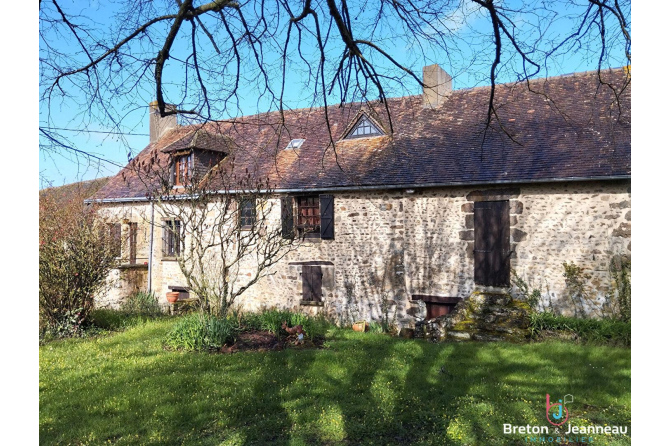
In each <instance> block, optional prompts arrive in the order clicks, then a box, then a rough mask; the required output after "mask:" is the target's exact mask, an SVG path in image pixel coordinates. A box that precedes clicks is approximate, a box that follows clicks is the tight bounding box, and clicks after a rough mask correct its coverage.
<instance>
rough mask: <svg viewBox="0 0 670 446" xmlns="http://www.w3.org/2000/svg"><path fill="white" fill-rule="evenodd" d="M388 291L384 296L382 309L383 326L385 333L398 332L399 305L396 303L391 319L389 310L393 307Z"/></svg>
mask: <svg viewBox="0 0 670 446" xmlns="http://www.w3.org/2000/svg"><path fill="white" fill-rule="evenodd" d="M388 297H389V296H388V293H387V292H385V293H384V296H382V303H381V310H382V320H381V326H382V331H383V332H384V333H393V334H395V333H397V331H398V306H397V305H394V308H393V316H392V317H391V318H390V319H389V310H390V308H391V304H390V303H391V302H393V301H392V300H390V299H389V298H388Z"/></svg>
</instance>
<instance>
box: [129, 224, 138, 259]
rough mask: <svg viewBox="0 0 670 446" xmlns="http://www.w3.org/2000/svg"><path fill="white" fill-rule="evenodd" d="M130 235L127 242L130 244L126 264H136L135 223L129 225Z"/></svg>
mask: <svg viewBox="0 0 670 446" xmlns="http://www.w3.org/2000/svg"><path fill="white" fill-rule="evenodd" d="M129 229H130V234H129V238H128V242H129V244H130V249H129V251H130V252H129V255H128V263H130V264H133V265H134V264H135V263H137V223H130V226H129Z"/></svg>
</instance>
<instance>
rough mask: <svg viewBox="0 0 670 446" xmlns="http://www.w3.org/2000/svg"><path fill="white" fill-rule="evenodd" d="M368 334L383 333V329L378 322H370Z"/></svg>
mask: <svg viewBox="0 0 670 446" xmlns="http://www.w3.org/2000/svg"><path fill="white" fill-rule="evenodd" d="M370 333H384V327H383V326H382V324H380V323H379V322H370Z"/></svg>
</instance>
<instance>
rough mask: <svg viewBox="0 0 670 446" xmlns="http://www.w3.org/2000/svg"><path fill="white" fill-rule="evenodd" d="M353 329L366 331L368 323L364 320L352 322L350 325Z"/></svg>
mask: <svg viewBox="0 0 670 446" xmlns="http://www.w3.org/2000/svg"><path fill="white" fill-rule="evenodd" d="M351 328H352V329H353V330H354V331H367V330H368V323H367V322H365V321H358V322H354V325H352V326H351Z"/></svg>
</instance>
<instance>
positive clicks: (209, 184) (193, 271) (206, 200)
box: [131, 154, 299, 316]
mask: <svg viewBox="0 0 670 446" xmlns="http://www.w3.org/2000/svg"><path fill="white" fill-rule="evenodd" d="M193 156H194V155H193V154H190V155H180V154H176V155H173V156H172V157H171V158H170V162H169V163H164V162H162V161H163V160H164V158H160V157H157V158H153V159H151V160H148V161H147V163H146V164H143V165H140V164H139V163H131V169H132V171H133V174H134V175H136V176H137V178H140V179H141V181H142V182H143V183H144V184H145V186H146V187H147V190H148V191H149V195H150V197H151V201H152V202H153V203H154V204H155V206H156V207H157V209H158V212H159V214H160V215H161V217H162V218H161V221H160V222H159V223H158V224H160V225H161V226H162V233H163V239H162V251H163V252H162V255H163V259H165V258H169V257H173V258H174V260H175V261H176V262H177V264H178V265H179V270H180V271H181V273H182V274H183V276H184V279H185V281H186V285H187V286H188V288H189V289H190V291H191V292H193V293H194V294H195V295H196V296H197V297H198V299H199V305H200V307H201V309H202V310H203V311H205V312H207V313H208V314H212V315H215V316H223V315H225V314H226V313H227V311H228V310H229V309H230V308H231V306H232V305H233V304H234V303H235V301H236V299H237V298H238V297H239V296H240V295H241V294H242V293H244V292H245V291H246V290H247V289H249V288H250V287H251V286H253V285H254V284H255V283H256V282H258V281H259V280H260V279H261V278H263V277H265V276H267V275H270V274H272V268H271V267H272V266H273V265H275V264H276V263H277V262H279V261H280V260H281V259H283V258H284V257H285V256H286V255H287V254H288V253H289V252H290V251H291V250H293V249H295V248H296V247H297V246H298V245H299V240H297V239H296V238H295V237H294V234H293V233H292V232H287V231H286V230H285V229H283V228H282V225H281V224H279V221H280V217H279V216H280V213H279V201H278V200H277V199H276V198H275V197H274V196H273V192H272V188H271V186H270V184H269V182H268V181H265V182H264V181H259V180H258V179H256V178H252V177H251V175H248V176H245V177H243V178H238V177H236V176H235V174H232V173H231V172H230V171H229V169H225V168H218V167H217V168H214V169H213V170H209V171H207V172H206V173H203V174H202V175H201V174H200V172H199V171H198V169H197V168H193ZM175 160H178V161H177V163H176V166H177V167H176V168H175V167H173V166H175V163H174V162H175ZM180 160H181V161H183V162H182V163H180ZM203 172H204V171H203Z"/></svg>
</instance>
